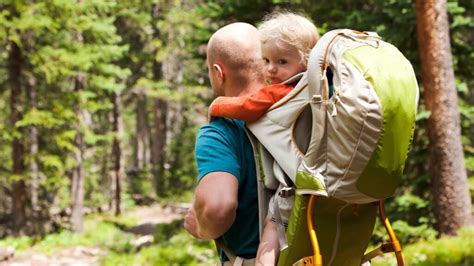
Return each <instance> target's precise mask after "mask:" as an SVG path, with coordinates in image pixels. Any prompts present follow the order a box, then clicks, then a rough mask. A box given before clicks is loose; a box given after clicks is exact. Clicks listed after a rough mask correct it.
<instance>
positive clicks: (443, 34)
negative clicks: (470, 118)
mask: <svg viewBox="0 0 474 266" xmlns="http://www.w3.org/2000/svg"><path fill="white" fill-rule="evenodd" d="M416 17H417V34H418V36H417V39H418V47H419V51H420V60H421V70H422V77H423V88H424V97H425V104H426V109H427V110H428V111H430V112H431V116H430V117H429V119H428V123H427V127H428V135H429V140H430V144H429V160H430V172H431V180H432V186H433V198H434V204H435V215H436V218H437V223H438V229H439V231H440V232H441V233H442V234H447V235H455V234H456V233H457V231H458V229H459V228H460V227H461V226H465V225H470V224H471V223H472V214H471V209H472V204H471V198H470V195H469V187H468V185H467V177H466V169H465V167H464V154H463V150H462V143H461V130H460V116H459V111H458V106H457V91H456V87H455V82H454V71H453V66H452V58H451V46H450V40H449V23H448V16H447V10H446V1H442V0H417V1H416Z"/></svg>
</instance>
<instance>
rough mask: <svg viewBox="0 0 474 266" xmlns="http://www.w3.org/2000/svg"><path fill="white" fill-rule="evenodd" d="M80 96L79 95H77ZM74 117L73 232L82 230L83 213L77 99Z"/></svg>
mask: <svg viewBox="0 0 474 266" xmlns="http://www.w3.org/2000/svg"><path fill="white" fill-rule="evenodd" d="M84 78H85V77H84V73H78V76H77V78H76V82H75V88H74V92H75V93H77V94H79V93H80V91H81V90H82V89H83V84H84ZM79 98H80V97H79ZM75 113H76V117H77V119H78V121H77V124H76V136H75V138H74V146H75V147H76V151H75V152H74V160H75V161H76V166H75V167H74V168H73V169H72V181H71V224H72V229H73V230H74V231H75V232H82V230H83V215H84V150H85V145H84V133H83V129H82V125H83V120H84V118H83V110H82V103H81V101H80V100H79V101H78V103H77V107H76V108H75Z"/></svg>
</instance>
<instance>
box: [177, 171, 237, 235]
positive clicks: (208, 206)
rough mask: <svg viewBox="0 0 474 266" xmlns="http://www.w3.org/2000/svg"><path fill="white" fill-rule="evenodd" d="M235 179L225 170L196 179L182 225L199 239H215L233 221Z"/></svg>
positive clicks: (234, 213) (235, 191)
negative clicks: (193, 191)
mask: <svg viewBox="0 0 474 266" xmlns="http://www.w3.org/2000/svg"><path fill="white" fill-rule="evenodd" d="M238 186H239V184H238V181H237V178H236V177H235V176H234V175H232V174H230V173H227V172H211V173H209V174H207V175H205V176H204V177H203V178H202V179H201V181H200V182H199V184H198V186H197V189H196V195H195V197H194V202H193V206H192V207H191V209H190V210H189V211H188V214H187V215H186V217H185V223H184V227H185V228H186V230H187V231H188V232H189V233H190V234H192V235H193V236H195V237H197V238H201V239H208V240H210V239H216V238H218V237H220V236H221V235H222V234H224V233H225V232H226V231H227V230H228V229H229V228H230V227H231V225H232V224H233V223H234V220H235V215H236V210H237V192H238Z"/></svg>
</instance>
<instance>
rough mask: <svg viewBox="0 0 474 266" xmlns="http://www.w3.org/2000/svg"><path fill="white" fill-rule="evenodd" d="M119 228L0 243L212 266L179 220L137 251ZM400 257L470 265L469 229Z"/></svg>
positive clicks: (114, 260) (209, 250)
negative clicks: (86, 249) (85, 249)
mask: <svg viewBox="0 0 474 266" xmlns="http://www.w3.org/2000/svg"><path fill="white" fill-rule="evenodd" d="M123 225H126V226H133V225H136V220H135V219H134V218H133V217H132V218H129V217H126V216H125V217H118V218H117V217H113V216H107V215H106V216H104V215H94V216H90V217H87V218H86V220H85V224H84V232H82V233H80V234H76V233H72V232H69V231H62V232H59V233H56V234H50V235H48V236H46V237H44V238H42V239H32V238H29V237H19V238H6V239H3V240H0V247H1V246H13V247H15V248H16V249H17V253H21V251H23V250H26V249H28V248H31V249H33V250H34V251H37V252H40V253H44V254H47V255H53V254H55V252H57V251H60V250H62V249H66V248H71V247H74V246H84V247H97V248H100V249H101V250H102V251H105V252H106V255H105V256H103V257H102V258H101V264H102V265H105V266H112V265H113V266H116V265H117V266H120V265H124V266H125V265H127V266H128V265H132V266H133V265H140V266H141V265H144V266H148V265H149V266H154V265H215V264H216V262H217V255H216V251H215V249H214V244H213V243H212V242H211V241H200V240H197V239H194V238H192V237H191V236H190V235H189V234H187V233H186V232H185V231H184V229H183V228H182V225H181V222H180V221H176V222H173V223H171V224H168V225H161V226H158V227H157V229H156V231H155V235H154V236H155V243H154V244H153V245H151V246H149V247H145V248H142V249H140V250H137V248H136V247H135V246H133V245H132V244H131V241H132V240H133V239H135V238H137V236H134V235H131V234H128V233H125V232H123V231H122V230H120V228H121V227H122V226H123ZM403 256H404V258H405V262H406V265H422V266H431V265H433V266H434V265H466V266H467V265H474V227H470V228H464V229H462V230H460V231H459V235H458V236H456V237H442V238H440V239H435V240H431V241H419V242H417V243H416V244H412V245H408V246H404V247H403ZM372 265H374V266H379V265H380V266H382V265H396V260H395V257H394V255H393V254H386V255H384V256H382V257H379V258H376V259H374V260H373V263H372Z"/></svg>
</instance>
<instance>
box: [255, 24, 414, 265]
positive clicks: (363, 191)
mask: <svg viewBox="0 0 474 266" xmlns="http://www.w3.org/2000/svg"><path fill="white" fill-rule="evenodd" d="M329 69H330V70H331V72H332V74H333V78H332V85H333V93H332V95H331V94H330V92H329V83H328V78H327V75H326V74H327V71H329ZM296 79H300V80H299V82H298V84H297V85H296V87H295V89H294V90H292V91H291V92H290V93H289V94H288V95H286V96H285V97H284V98H283V99H281V100H280V101H279V102H277V103H275V104H274V105H273V106H272V107H271V108H270V109H269V110H268V112H267V113H266V114H265V115H264V116H263V117H262V118H261V119H259V120H258V121H257V122H254V123H251V124H248V125H247V127H248V129H249V131H250V132H251V133H249V135H250V138H251V140H252V144H253V146H254V153H255V156H256V161H257V164H258V165H259V169H260V171H259V173H258V185H259V207H260V220H261V223H260V225H261V228H262V221H263V219H264V218H265V217H266V214H267V211H268V199H269V197H270V195H271V194H272V193H274V191H275V190H276V189H277V188H278V187H284V188H285V189H286V191H294V203H293V207H292V210H291V215H290V218H289V224H288V228H287V229H286V230H280V231H281V232H283V233H282V235H281V236H280V240H281V241H280V246H281V248H282V249H281V253H280V258H279V265H292V264H298V263H303V264H304V263H306V264H307V263H310V262H311V263H312V264H314V265H321V264H323V265H361V264H362V263H363V262H365V261H368V260H369V259H371V257H373V256H374V255H377V254H380V253H381V252H387V251H395V252H396V254H397V260H398V261H399V264H403V260H402V258H401V253H400V251H401V249H400V245H399V243H398V241H397V240H396V237H395V235H394V234H393V231H392V230H391V227H390V224H389V222H388V220H387V219H386V217H385V214H384V210H383V200H384V199H386V198H388V197H391V196H392V195H393V193H394V192H395V190H396V188H397V186H398V184H399V182H400V178H401V176H402V173H403V169H404V165H405V161H406V159H407V153H408V150H409V146H410V144H411V139H412V136H413V131H414V125H415V117H416V110H417V103H418V97H419V92H418V85H417V81H416V78H415V74H414V71H413V68H412V66H411V64H410V62H409V61H408V60H407V59H406V58H405V57H404V56H403V55H402V54H401V53H400V51H399V50H398V49H397V48H396V47H394V46H393V45H391V44H389V43H387V42H384V41H382V40H381V38H380V37H379V36H378V35H377V34H376V33H372V32H357V31H353V30H348V29H342V30H333V31H330V32H328V33H326V34H325V35H323V36H322V37H321V39H320V40H319V41H318V43H317V44H316V46H315V47H314V48H313V50H312V52H311V55H310V57H309V61H308V70H307V71H306V72H305V73H302V74H301V75H299V76H297V77H294V78H292V79H290V80H288V81H287V82H288V83H291V82H294V81H295V80H296ZM285 194H286V195H279V196H283V197H286V196H288V193H285ZM292 194H293V193H289V195H290V196H291V195H292ZM377 208H379V214H380V215H381V217H382V219H383V222H384V224H385V225H386V228H387V231H388V232H389V235H390V239H391V243H389V244H384V245H382V247H381V248H379V249H377V250H376V251H374V252H371V253H370V254H368V255H366V256H364V252H365V250H366V248H367V245H368V241H369V238H370V236H371V234H372V230H373V227H374V224H375V218H376V215H377ZM314 229H315V230H314ZM316 232H317V234H316ZM316 235H317V236H318V237H316ZM321 257H322V258H321Z"/></svg>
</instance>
